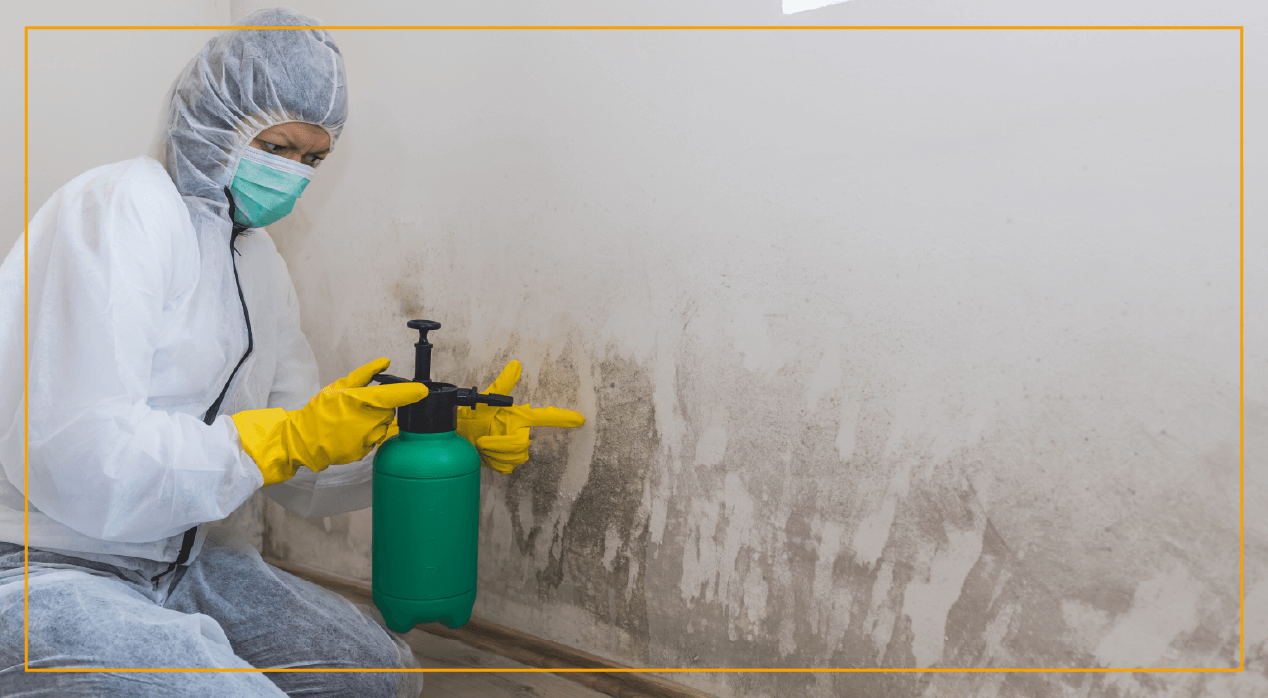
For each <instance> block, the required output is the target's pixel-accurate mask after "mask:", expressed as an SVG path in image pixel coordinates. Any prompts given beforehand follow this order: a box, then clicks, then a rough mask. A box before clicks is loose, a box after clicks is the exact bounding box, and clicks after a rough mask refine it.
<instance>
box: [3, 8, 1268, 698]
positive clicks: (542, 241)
mask: <svg viewBox="0 0 1268 698" xmlns="http://www.w3.org/2000/svg"><path fill="white" fill-rule="evenodd" d="M212 5H215V3H211V4H210V5H208V6H209V7H210V6H212ZM230 5H231V14H232V18H234V19H236V18H239V17H241V16H244V15H245V14H246V13H248V12H250V11H252V10H254V9H256V7H257V6H260V5H261V3H254V2H232V3H230ZM292 6H293V7H294V8H295V9H298V10H300V11H304V12H308V13H310V14H313V15H315V16H317V17H320V18H322V19H323V20H324V21H325V22H326V23H328V24H446V23H453V24H515V23H530V24H532V23H538V24H604V23H612V24H777V23H781V22H783V23H797V24H813V23H830V24H1080V23H1083V24H1142V23H1151V24H1246V25H1248V26H1250V25H1255V26H1257V25H1256V22H1257V20H1258V14H1259V13H1261V11H1260V10H1258V9H1257V8H1253V7H1252V6H1251V5H1250V3H1234V2H1225V3H1210V4H1205V5H1203V9H1202V11H1201V12H1198V11H1197V10H1195V9H1192V8H1190V7H1189V6H1187V5H1184V4H1181V3H1168V2H1161V3H1142V2H1124V3H1117V4H1115V5H1114V6H1112V7H1108V6H1104V5H1101V4H1096V3H1086V2H1073V3H1064V4H1062V5H1061V6H1060V7H1056V6H1054V7H1052V8H1049V9H1041V8H1033V7H1026V8H1020V7H1018V6H1017V5H1016V4H1015V3H996V2H972V3H937V4H921V3H916V2H907V3H900V2H889V3H885V2H864V1H863V0H858V2H852V3H845V4H843V5H837V6H833V7H830V8H825V9H823V10H818V11H815V12H811V13H806V14H804V15H796V16H793V17H790V18H784V17H782V16H781V15H779V14H778V2H775V1H774V0H772V1H770V2H765V1H763V2H759V1H758V0H745V1H744V2H739V3H699V4H698V5H697V4H681V3H642V4H640V5H639V6H638V7H637V8H626V9H621V8H615V7H607V6H603V7H599V6H592V5H588V4H581V3H571V2H566V1H565V2H560V3H555V4H552V5H551V7H550V8H544V7H535V6H534V7H530V6H528V5H524V4H521V3H514V4H513V3H488V4H481V5H478V6H477V5H471V6H468V7H465V8H459V7H458V6H455V7H454V8H448V9H445V8H428V9H426V10H423V9H417V7H416V6H415V5H414V4H412V3H401V2H378V3H357V4H355V5H347V4H340V3H326V2H316V1H314V2H299V1H297V2H295V3H293V4H292ZM190 8H192V9H189V11H190V12H195V11H200V10H198V6H195V5H191V6H190ZM1252 10H1253V11H1252ZM1251 15H1254V16H1253V17H1252V16H1251ZM64 21H66V22H71V21H72V20H71V19H66V20H64ZM137 21H139V20H137ZM337 40H338V41H339V42H340V46H341V48H342V49H343V51H344V54H345V56H346V57H347V65H348V71H349V81H350V90H351V96H352V99H353V106H352V118H351V120H350V122H349V124H348V127H347V130H346V131H345V137H344V138H343V140H341V142H340V143H339V145H338V148H337V149H336V151H335V153H334V155H333V156H332V157H331V158H330V160H329V161H328V162H327V163H326V164H324V165H323V166H322V168H321V170H320V171H319V177H318V178H317V179H316V180H315V181H314V182H313V183H312V185H311V186H310V187H309V189H308V191H307V192H306V194H305V196H304V198H303V199H302V200H301V202H300V205H299V206H298V207H297V209H296V213H295V214H294V215H292V216H291V217H289V218H288V219H285V220H284V221H283V222H281V223H279V224H278V225H276V226H274V227H273V228H272V230H271V234H272V236H273V239H274V240H275V242H276V243H277V245H278V247H279V248H280V249H281V250H282V252H283V254H284V256H285V257H286V259H287V261H288V263H289V265H290V270H291V274H292V276H293V277H294V280H295V283H296V286H297V288H298V290H299V294H300V298H301V303H302V305H303V312H304V327H305V331H306V332H307V333H308V335H309V337H310V339H311V341H312V344H313V347H314V350H315V351H316V353H317V357H318V360H319V362H320V364H321V368H322V373H323V378H325V379H327V380H333V379H334V378H336V377H338V376H340V375H343V374H344V373H346V372H347V371H348V370H350V369H352V368H354V367H356V366H358V365H361V364H362V363H364V362H365V361H367V360H369V359H371V358H374V357H377V356H381V355H386V356H389V357H391V358H392V359H393V361H394V362H395V363H396V369H395V370H396V371H397V372H398V373H399V372H401V371H402V370H405V371H408V368H409V367H410V365H411V347H410V343H411V342H412V341H413V340H412V339H411V332H409V331H408V330H406V329H405V327H404V322H405V321H406V320H408V319H410V318H418V317H426V318H430V319H435V320H438V321H440V322H442V323H443V324H444V329H442V330H441V331H439V332H437V333H436V334H435V340H436V341H437V344H438V350H437V355H436V360H435V374H436V375H437V376H443V377H444V378H446V379H448V380H450V381H451V382H455V383H458V384H463V385H472V384H479V385H481V387H483V386H484V385H487V384H488V382H489V381H490V380H491V379H492V378H493V377H494V376H495V375H496V373H497V371H498V370H500V368H501V367H502V365H504V363H505V362H506V361H507V360H508V359H510V358H516V359H519V360H520V361H522V362H523V363H524V367H525V371H524V377H523V379H522V380H521V385H520V386H519V387H518V388H517V389H516V391H515V393H514V394H515V397H516V398H517V400H519V401H520V402H531V403H533V404H535V405H538V404H555V405H558V406H561V407H568V408H572V409H577V410H580V411H581V412H583V413H584V414H586V415H587V417H588V418H589V421H588V423H587V425H586V426H585V427H583V428H580V429H577V430H573V431H571V432H561V431H554V432H552V431H551V430H539V432H538V433H537V434H535V442H534V450H533V460H532V461H531V462H530V463H529V464H527V465H525V466H523V467H522V468H520V469H519V470H518V471H517V472H516V473H515V474H514V475H512V476H510V477H504V476H500V475H498V474H496V473H492V472H485V473H484V493H483V494H484V499H483V502H484V511H483V514H482V531H481V536H482V539H481V540H482V549H481V560H480V563H481V579H480V585H481V587H480V599H479V601H478V603H477V608H476V613H477V614H478V615H480V616H482V617H484V618H487V619H489V620H492V621H494V622H498V623H502V624H505V625H509V626H512V627H515V628H517V629H520V630H524V631H526V632H530V633H533V634H535V635H539V636H542V637H547V638H550V639H554V640H558V641H560V642H564V643H567V644H570V645H573V646H577V647H581V648H583V649H586V650H589V651H592V652H596V653H598V654H602V655H605V656H609V657H612V658H613V659H616V660H619V661H623V662H627V663H631V664H638V665H644V666H662V667H669V666H672V667H693V666H694V667H723V666H733V667H734V666H788V667H796V666H817V667H828V666H835V667H922V668H923V667H974V666H978V667H980V666H997V667H1026V666H1048V667H1061V666H1065V667H1086V666H1105V667H1138V666H1154V667H1226V666H1236V665H1237V659H1238V606H1239V598H1238V593H1239V579H1238V563H1239V557H1238V547H1237V540H1238V493H1239V484H1240V483H1239V477H1238V467H1237V466H1238V459H1239V438H1238V437H1239V424H1238V395H1239V388H1240V387H1239V373H1238V340H1237V338H1238V330H1239V322H1238V321H1239V317H1238V308H1239V298H1238V290H1239V289H1238V274H1237V271H1238V262H1239V259H1238V247H1237V243H1238V197H1237V192H1238V170H1237V163H1238V138H1237V135H1238V114H1237V105H1238V82H1237V74H1238V53H1237V40H1236V34H1235V33H1232V32H1213V31H1212V32H1033V33H1023V32H918V31H910V32H889V31H886V32H879V31H878V32H868V31H848V32H836V31H834V32H758V31H739V32H705V31H683V32H631V31H624V32H583V31H559V32H404V31H402V32H377V33H367V32H354V31H340V32H339V33H338V35H337ZM195 43H196V42H195ZM1248 43H1252V44H1253V42H1248ZM1257 50H1258V49H1255V48H1254V46H1253V45H1252V46H1249V47H1248V49H1247V51H1248V53H1247V75H1248V76H1249V77H1248V83H1247V87H1248V89H1247V118H1248V123H1254V121H1253V119H1254V117H1255V115H1256V114H1258V113H1260V110H1259V109H1258V107H1259V106H1261V100H1262V97H1261V95H1262V94H1263V90H1262V89H1259V90H1256V89H1254V88H1255V86H1256V85H1258V86H1259V87H1260V88H1262V81H1260V82H1258V83H1257V82H1255V81H1256V80H1259V78H1256V77H1255V76H1257V75H1262V74H1263V70H1262V68H1263V63H1264V61H1263V57H1262V55H1261V54H1260V53H1256V51H1257ZM182 56H183V57H182V58H180V60H177V61H175V64H176V65H175V68H173V69H172V70H171V71H168V72H170V73H171V74H172V75H174V74H175V70H178V69H179V66H180V65H183V62H184V60H186V59H187V56H184V54H182ZM1256 66H1258V70H1256ZM164 74H167V73H164ZM168 80H170V78H168ZM166 84H167V83H163V85H162V87H166ZM63 91H66V90H63ZM160 91H161V90H160ZM33 94H35V93H33ZM141 111H142V112H143V113H142V114H141V117H143V118H141V117H139V118H137V119H136V120H134V123H135V130H136V132H135V133H133V132H131V131H128V133H127V134H125V135H127V136H128V137H129V138H132V139H133V141H135V142H137V143H139V144H144V143H146V142H148V141H147V140H146V138H142V137H140V136H138V135H137V134H140V133H142V132H144V134H146V135H147V137H148V134H149V130H150V129H151V128H152V124H153V120H152V119H151V114H157V111H158V105H157V104H155V105H153V108H151V107H149V106H146V107H145V109H143V110H141ZM83 113H85V112H82V111H78V112H76V111H74V110H68V112H67V113H64V114H60V115H59V114H50V115H49V118H50V119H56V118H64V119H65V120H66V121H67V123H70V124H72V125H73V123H74V122H75V119H76V118H78V116H79V115H82V114H83ZM41 119H43V117H41ZM41 123H47V124H52V123H53V122H52V121H47V122H45V121H41ZM11 130H12V129H11ZM124 130H125V131H126V130H127V129H124ZM41 142H44V141H38V140H37V142H34V144H35V147H37V148H38V147H40V143H41ZM110 142H111V143H115V142H120V141H118V140H116V139H111V141H110ZM138 147H139V146H138ZM94 152H95V151H94ZM1261 153H1262V146H1261V145H1260V144H1259V141H1258V140H1256V136H1255V134H1254V133H1253V132H1252V133H1248V135H1247V171H1246V177H1247V180H1246V182H1247V191H1248V192H1253V191H1258V190H1261V189H1257V188H1256V185H1257V183H1262V180H1263V171H1262V162H1263V159H1262V157H1261V156H1260V154H1261ZM118 157H123V156H117V157H116V156H111V157H109V158H105V159H102V160H100V162H93V163H90V164H88V165H86V166H79V165H78V164H75V167H74V169H75V171H73V172H68V173H66V176H65V177H64V178H62V179H61V180H58V181H66V180H69V179H70V177H73V176H74V175H75V174H78V172H79V171H82V170H83V169H86V167H87V166H92V165H94V164H101V162H107V161H110V160H113V159H118ZM33 158H35V159H36V160H37V161H39V158H40V155H39V152H38V151H37V152H33ZM54 160H56V158H50V157H46V158H45V161H48V162H50V163H52V162H54ZM57 162H60V160H57ZM41 172H42V174H41V176H44V175H45V174H47V177H49V178H50V179H49V181H50V182H51V181H53V180H54V179H56V178H57V177H56V172H53V171H52V170H49V171H48V172H47V173H45V172H44V171H43V170H42V171H41ZM41 181H43V180H41ZM10 191H12V188H10ZM41 200H42V199H41ZM38 203H39V202H38V201H36V202H35V205H36V206H37V205H38ZM1261 207H1262V204H1261V203H1260V202H1259V199H1258V198H1256V197H1253V196H1251V197H1248V199H1247V209H1246V215H1247V221H1248V223H1249V225H1248V226H1247V232H1248V234H1247V238H1246V258H1245V259H1246V279H1247V291H1246V292H1247V308H1250V309H1253V308H1255V307H1260V306H1261V305H1262V303H1260V301H1261V300H1262V299H1263V297H1264V294H1263V291H1264V288H1263V279H1264V278H1265V277H1264V274H1263V272H1264V271H1265V269H1264V261H1263V260H1265V259H1268V250H1265V249H1264V244H1263V240H1262V235H1261V234H1260V233H1259V232H1258V230H1259V228H1257V227H1256V222H1257V221H1258V220H1261V218H1262V217H1261V216H1260V215H1259V214H1260V213H1261ZM33 211H34V207H33V208H32V212H33ZM1264 339H1265V337H1264V332H1263V330H1262V327H1261V326H1260V325H1259V324H1256V323H1253V322H1252V323H1247V326H1246V350H1247V354H1246V383H1245V389H1246V414H1245V418H1246V421H1245V430H1246V435H1247V442H1246V446H1245V448H1246V485H1245V493H1246V505H1247V511H1248V512H1249V514H1250V515H1249V516H1248V517H1247V526H1246V557H1245V559H1246V577H1245V585H1246V586H1245V590H1246V623H1247V625H1246V653H1247V654H1246V659H1247V668H1248V671H1247V673H1243V674H1174V675H1168V674H1105V675H1096V674H905V673H876V674H836V675H827V674H818V675H811V674H767V675H762V674H753V675H742V674H733V675H723V674H698V675H674V676H673V678H674V679H675V680H679V681H684V682H688V683H692V684H694V685H697V686H700V687H701V688H704V689H706V690H709V691H712V692H715V693H717V694H719V695H733V696H774V695H792V694H794V693H798V694H804V695H807V696H836V695H850V696H887V697H888V696H920V695H923V696H959V695H986V696H991V695H998V696H1027V697H1032V696H1033V697H1040V698H1046V697H1047V696H1154V695H1171V696H1197V695H1212V696H1221V695H1244V696H1252V695H1265V694H1268V676H1266V675H1265V663H1264V658H1265V647H1264V646H1265V642H1266V641H1268V624H1266V623H1265V621H1264V620H1263V619H1264V618H1265V614H1266V613H1268V580H1266V579H1265V570H1264V563H1263V561H1264V560H1265V553H1266V552H1268V550H1266V548H1268V527H1266V526H1265V524H1264V522H1263V517H1262V516H1261V515H1256V512H1262V510H1263V506H1264V505H1265V504H1268V497H1265V494H1264V493H1265V480H1266V479H1268V478H1266V477H1265V475H1264V471H1265V468H1264V465H1265V463H1264V460H1263V458H1264V457H1263V453H1264V446H1266V445H1268V444H1265V443H1263V439H1264V437H1263V434H1264V433H1265V426H1266V425H1268V393H1266V391H1265V389H1264V386H1265V383H1264V380H1263V376H1264V373H1263V369H1264V367H1265V355H1264V353H1263V346H1264V342H1263V340H1264ZM402 367H404V368H402ZM267 507H268V508H267V510H266V514H265V524H266V546H267V548H268V551H269V552H271V553H272V554H274V555H277V556H279V557H282V558H285V559H288V560H290V561H292V562H296V563H299V564H303V565H307V566H310V567H315V568H318V569H321V570H324V571H326V572H329V573H332V574H337V575H342V576H346V577H353V578H358V579H362V580H364V579H368V576H369V569H370V567H369V544H370V516H369V512H368V511H362V512H356V513H353V514H349V515H345V516H339V517H331V518H329V519H325V520H320V519H319V520H311V521H308V520H303V519H299V518H296V517H293V516H291V515H289V514H288V513H286V512H284V511H282V510H280V509H279V508H277V507H275V506H273V505H271V503H270V504H268V505H267Z"/></svg>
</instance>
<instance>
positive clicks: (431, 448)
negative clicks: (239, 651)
mask: <svg viewBox="0 0 1268 698" xmlns="http://www.w3.org/2000/svg"><path fill="white" fill-rule="evenodd" d="M407 326H408V327H410V328H411V329H415V330H418V332H419V339H418V342H417V343H416V344H415V345H414V382H418V383H422V384H424V385H426V386H427V391H428V393H427V397H426V398H425V399H423V400H422V401H421V402H416V403H414V404H412V405H406V406H404V407H400V408H398V409H397V411H396V423H397V425H398V426H399V427H400V429H401V432H400V434H398V435H397V436H393V437H392V438H390V439H388V440H387V441H384V442H383V443H382V444H381V445H380V446H379V452H378V453H377V454H376V455H375V456H374V510H373V522H374V534H373V536H374V537H373V543H372V546H373V547H372V555H373V558H372V565H373V567H372V569H373V572H372V573H373V591H374V605H376V606H378V607H379V611H380V612H382V613H383V619H384V620H385V621H386V622H387V626H388V627H389V628H391V629H392V630H395V631H396V632H398V633H403V632H408V631H409V630H410V629H411V628H413V627H414V626H415V625H416V624H418V623H430V622H435V621H439V622H440V623H443V624H444V625H446V626H447V627H450V628H457V627H460V626H462V625H464V624H466V622H467V621H468V620H470V618H471V608H472V606H473V605H474V604H475V598H476V555H477V544H478V542H479V536H480V455H479V453H477V452H476V450H475V447H474V446H472V445H471V444H470V443H468V442H467V440H466V439H464V438H462V437H461V436H458V433H457V431H456V429H457V420H458V408H459V407H474V406H475V404H476V403H477V402H483V403H486V404H489V405H497V406H508V405H511V404H512V399H511V398H510V397H508V396H506V395H493V394H487V395H482V394H481V393H480V392H479V391H478V390H476V389H475V388H471V389H467V388H459V387H456V386H454V385H451V384H449V383H439V382H436V381H433V380H432V379H431V349H432V344H431V343H429V342H428V341H427V333H428V332H430V331H433V330H438V329H440V323H439V322H432V321H431V320H410V321H409V322H408V323H407ZM375 380H377V381H378V382H380V383H405V382H408V381H406V379H404V378H397V377H396V376H389V375H385V374H382V373H380V374H379V375H378V376H377V377H376V378H375Z"/></svg>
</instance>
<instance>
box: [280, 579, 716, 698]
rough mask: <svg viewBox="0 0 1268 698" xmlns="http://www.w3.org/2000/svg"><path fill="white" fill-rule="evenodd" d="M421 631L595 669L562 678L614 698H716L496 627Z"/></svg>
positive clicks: (481, 624) (353, 586) (346, 587)
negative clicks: (612, 671)
mask: <svg viewBox="0 0 1268 698" xmlns="http://www.w3.org/2000/svg"><path fill="white" fill-rule="evenodd" d="M265 560H266V561H267V562H268V563H269V564H270V565H273V566H275V567H278V568H280V569H283V570H286V571H287V572H290V573H291V574H293V575H295V576H296V577H300V578H301V579H306V580H308V581H310V582H312V583H314V584H318V585H320V586H323V587H325V588H327V589H329V590H331V591H333V592H335V593H337V594H340V595H341V596H344V597H347V598H348V599H351V600H352V601H355V602H357V603H365V604H372V603H373V601H372V599H371V593H370V585H368V584H366V583H364V582H358V581H354V580H349V579H339V578H336V577H332V576H330V575H328V574H324V573H322V572H318V571H315V570H312V569H309V568H306V567H304V566H301V565H296V564H294V563H291V562H285V561H282V560H277V559H274V558H270V557H266V558H265ZM417 629H419V630H422V631H424V632H428V633H431V634H433V635H437V636H439V637H443V638H447V639H450V640H458V641H459V642H463V643H466V644H468V645H470V646H472V647H476V648H479V649H482V650H487V651H489V652H495V653H497V654H500V655H502V656H503V657H506V658H507V659H512V660H514V661H517V662H519V663H521V664H527V665H528V666H531V667H538V668H542V669H593V670H594V671H585V672H581V671H577V672H573V671H569V672H564V673H559V674H557V676H562V677H563V678H565V679H568V680H569V681H575V682H576V683H579V684H581V685H583V686H585V687H587V688H590V689H592V690H595V691H599V692H600V693H606V694H607V695H609V696H614V698H716V697H715V696H713V695H712V694H710V693H705V692H704V691H701V690H698V689H695V688H691V687H690V686H683V685H682V684H678V683H674V682H672V681H669V680H667V679H662V678H660V677H659V676H653V675H651V674H639V673H625V672H620V673H608V672H605V671H604V670H610V669H616V670H621V669H629V668H630V667H626V666H623V665H621V664H617V663H616V662H613V661H610V660H607V659H604V658H602V657H598V656H596V655H593V654H590V653H589V652H583V651H581V650H579V649H576V648H575V647H569V646H568V645H564V644H561V643H558V642H554V641H552V640H544V639H542V638H540V637H536V636H534V635H529V634H528V633H522V632H520V631H518V630H512V629H511V628H507V627H505V626H501V625H498V624H497V623H490V622H489V621H487V620H482V619H480V618H474V617H473V618H472V619H471V620H470V622H468V623H467V624H466V625H464V626H462V627H461V628H458V629H457V630H450V629H449V628H446V627H445V626H443V625H440V624H439V623H426V624H423V625H419V626H417Z"/></svg>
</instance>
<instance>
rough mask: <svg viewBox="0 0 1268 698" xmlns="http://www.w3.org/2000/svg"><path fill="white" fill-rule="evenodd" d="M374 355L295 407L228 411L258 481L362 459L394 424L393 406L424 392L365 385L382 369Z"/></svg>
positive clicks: (410, 386)
mask: <svg viewBox="0 0 1268 698" xmlns="http://www.w3.org/2000/svg"><path fill="white" fill-rule="evenodd" d="M387 366H388V360H387V359H378V360H377V361H371V362H370V363H368V364H366V365H364V366H362V367H361V368H358V369H357V370H355V371H353V372H352V373H349V374H348V375H347V376H346V377H344V378H340V379H339V380H337V381H335V382H334V383H331V384H330V385H328V386H326V387H325V388H322V389H321V392H319V393H317V394H316V395H314V396H313V399H312V400H309V401H308V404H307V405H304V406H303V407H302V408H300V409H298V410H292V411H289V412H288V411H286V410H283V409H281V408H270V409H264V410H246V411H244V412H239V413H237V414H235V415H233V423H234V424H236V425H237V426H238V437H239V438H240V439H241V441H242V448H243V450H245V451H246V452H247V455H249V456H251V458H252V460H254V461H255V464H256V465H257V466H258V467H259V468H260V472H261V473H263V474H264V485H265V487H267V486H269V485H276V484H277V483H279V482H285V481H286V480H289V479H291V478H292V477H294V476H295V472H296V471H297V470H299V466H301V465H302V466H306V467H308V468H309V469H311V470H314V471H317V472H320V471H322V470H325V469H326V468H327V467H329V466H331V465H336V464H339V463H351V462H353V461H355V460H360V459H362V458H365V456H366V454H368V453H369V452H370V450H371V449H373V448H374V447H375V446H377V445H378V444H379V442H381V441H383V440H384V439H386V438H387V437H388V436H390V435H392V434H393V433H394V431H395V427H396V420H395V416H396V411H395V408H397V407H400V406H402V405H409V404H412V403H415V402H418V401H419V400H422V399H423V398H425V397H427V386H425V385H423V384H421V383H397V384H395V385H373V386H369V387H367V386H366V384H367V383H369V382H370V380H371V379H372V378H374V376H375V374H377V373H380V372H381V371H383V369H385V368H387Z"/></svg>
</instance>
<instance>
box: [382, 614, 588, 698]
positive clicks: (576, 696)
mask: <svg viewBox="0 0 1268 698" xmlns="http://www.w3.org/2000/svg"><path fill="white" fill-rule="evenodd" d="M405 641H406V642H408V643H409V646H410V648H411V649H413V650H414V656H415V657H417V658H418V663H419V665H420V666H423V667H426V668H431V667H436V668H443V667H463V668H467V667H475V668H484V667H490V668H491V667H497V668H506V667H512V668H517V669H518V668H526V667H525V665H523V664H520V663H518V662H514V661H511V660H509V659H507V658H506V657H503V656H502V655H499V654H495V653H493V652H488V651H485V650H481V649H477V648H475V647H471V646H470V645H467V644H465V643H462V642H458V641H457V640H447V639H445V638H443V637H437V636H435V635H432V634H431V633H428V632H424V631H422V630H411V631H410V632H409V633H407V634H406V635H405ZM423 696H424V698H531V697H535V696H541V697H542V698H547V697H549V698H608V697H607V695H606V694H603V693H599V692H598V691H593V690H591V689H589V688H586V687H585V686H582V685H581V684H578V683H575V682H573V681H569V680H568V679H565V678H563V677H561V676H559V675H557V674H551V673H531V674H530V673H524V674H518V673H515V674H508V673H480V674H467V673H461V674H457V673H455V674H450V673H445V674H427V678H426V679H424V681H423Z"/></svg>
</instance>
